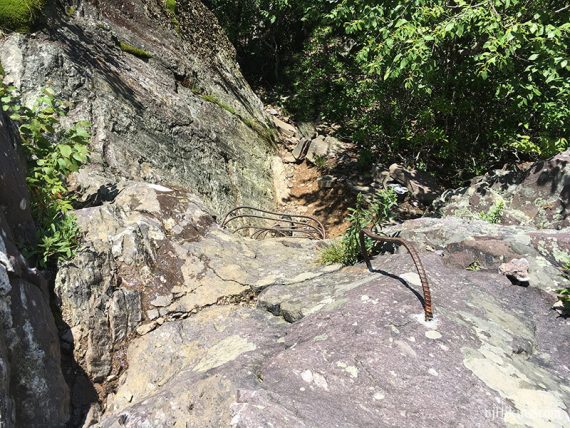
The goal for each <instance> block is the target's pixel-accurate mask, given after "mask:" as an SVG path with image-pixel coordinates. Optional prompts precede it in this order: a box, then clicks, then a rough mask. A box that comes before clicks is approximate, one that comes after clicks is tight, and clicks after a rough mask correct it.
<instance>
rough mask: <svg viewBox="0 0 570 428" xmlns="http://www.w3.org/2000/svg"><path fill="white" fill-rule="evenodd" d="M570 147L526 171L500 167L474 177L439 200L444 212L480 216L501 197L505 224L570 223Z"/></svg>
mask: <svg viewBox="0 0 570 428" xmlns="http://www.w3.org/2000/svg"><path fill="white" fill-rule="evenodd" d="M569 200H570V150H567V151H565V152H563V153H560V154H559V155H557V156H554V157H553V158H551V159H549V160H546V161H540V162H537V163H535V164H533V165H531V166H530V167H529V168H528V169H526V170H524V171H514V172H509V171H504V170H497V171H494V172H493V173H490V174H487V175H485V176H482V177H478V178H476V179H474V180H472V184H471V185H470V186H469V187H466V188H460V189H456V190H453V191H448V192H446V193H444V194H443V196H442V197H441V198H440V200H438V201H436V202H435V205H436V206H437V207H439V209H440V212H441V214H443V215H456V216H462V217H476V216H477V215H478V213H480V212H487V211H488V210H489V209H491V208H492V207H493V206H494V205H495V204H497V203H498V202H499V201H503V202H504V205H505V208H504V210H503V215H502V216H501V218H500V223H502V224H522V225H533V226H535V227H538V228H541V229H561V228H566V227H569V226H570V217H569V214H570V207H569V204H568V201H569Z"/></svg>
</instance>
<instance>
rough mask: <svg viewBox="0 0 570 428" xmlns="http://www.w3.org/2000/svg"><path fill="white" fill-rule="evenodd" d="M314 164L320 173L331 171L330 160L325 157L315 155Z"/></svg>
mask: <svg viewBox="0 0 570 428" xmlns="http://www.w3.org/2000/svg"><path fill="white" fill-rule="evenodd" d="M313 163H314V164H315V167H316V168H317V170H319V172H327V171H329V170H330V169H331V167H330V165H329V162H328V159H327V157H326V156H325V155H315V158H314V162H313Z"/></svg>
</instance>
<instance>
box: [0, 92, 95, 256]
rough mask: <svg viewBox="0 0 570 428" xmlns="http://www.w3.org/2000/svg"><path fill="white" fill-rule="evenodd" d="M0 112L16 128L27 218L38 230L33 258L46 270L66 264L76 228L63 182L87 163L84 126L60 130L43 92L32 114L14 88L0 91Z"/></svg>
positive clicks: (59, 109)
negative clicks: (28, 200) (25, 173)
mask: <svg viewBox="0 0 570 428" xmlns="http://www.w3.org/2000/svg"><path fill="white" fill-rule="evenodd" d="M0 101H1V104H2V109H3V111H6V112H8V113H9V114H10V118H11V119H12V120H13V121H15V122H16V123H17V124H18V125H19V127H18V129H19V132H20V137H21V140H22V145H23V148H24V150H25V153H26V155H27V156H26V157H27V160H28V176H27V180H26V181H27V183H28V186H29V188H30V194H31V198H32V200H31V207H32V214H33V215H34V219H35V221H36V226H37V229H38V235H39V236H38V238H39V239H38V241H39V245H38V248H36V249H32V251H31V252H32V253H33V254H35V255H37V256H39V257H40V264H41V265H43V266H45V265H47V264H48V263H49V262H52V261H55V260H57V259H58V258H60V257H61V258H69V257H71V256H72V255H73V250H74V248H75V247H76V245H77V238H78V233H79V232H78V228H77V225H76V222H75V217H74V216H73V214H72V210H73V207H72V200H73V198H72V196H71V195H70V194H69V192H68V191H67V188H66V185H65V180H66V177H67V176H68V175H69V174H70V173H71V172H74V171H77V170H78V169H79V167H80V166H81V164H83V163H85V162H86V161H87V158H88V143H89V123H87V122H77V123H74V124H73V125H72V126H71V127H69V128H65V127H63V126H62V124H61V122H60V120H61V118H62V117H63V116H65V109H64V106H63V104H62V103H60V102H59V101H57V100H56V99H55V98H54V94H53V92H52V91H51V90H49V89H45V90H44V92H43V95H42V96H40V97H39V98H38V99H37V100H36V101H35V103H34V105H33V106H32V107H31V108H27V107H24V106H22V104H21V102H20V100H19V97H18V94H17V92H16V88H14V87H6V86H4V85H0Z"/></svg>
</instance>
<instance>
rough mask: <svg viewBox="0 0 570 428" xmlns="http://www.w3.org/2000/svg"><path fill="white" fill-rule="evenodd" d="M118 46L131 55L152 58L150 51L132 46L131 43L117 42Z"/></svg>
mask: <svg viewBox="0 0 570 428" xmlns="http://www.w3.org/2000/svg"><path fill="white" fill-rule="evenodd" d="M119 48H121V50H122V51H123V52H127V53H130V54H131V55H134V56H136V57H138V58H141V59H149V58H152V54H151V53H150V52H147V51H145V50H144V49H141V48H137V47H136V46H133V45H131V44H129V43H127V42H124V41H122V42H119Z"/></svg>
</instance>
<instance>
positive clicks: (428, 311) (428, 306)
mask: <svg viewBox="0 0 570 428" xmlns="http://www.w3.org/2000/svg"><path fill="white" fill-rule="evenodd" d="M365 236H368V237H369V238H372V239H373V240H375V241H379V242H392V243H394V244H400V245H402V246H404V247H405V248H406V250H408V253H409V254H410V256H411V257H412V260H413V262H414V265H415V266H416V270H417V271H418V275H419V277H420V281H421V283H422V290H423V293H424V305H423V306H424V313H425V319H426V321H430V320H432V319H433V308H432V303H431V292H430V289H429V284H428V279H427V275H426V271H425V269H424V265H423V264H422V261H421V259H420V256H419V254H418V252H417V250H416V248H415V247H414V246H413V245H412V243H411V242H408V241H406V240H405V239H402V238H396V237H389V236H380V235H377V234H375V233H373V232H372V231H371V230H370V229H362V230H361V231H360V234H359V238H360V252H361V253H362V258H363V259H364V261H365V262H366V267H367V268H368V270H370V271H373V269H372V262H371V261H370V257H369V256H368V251H366V241H365V238H364V237H365Z"/></svg>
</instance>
